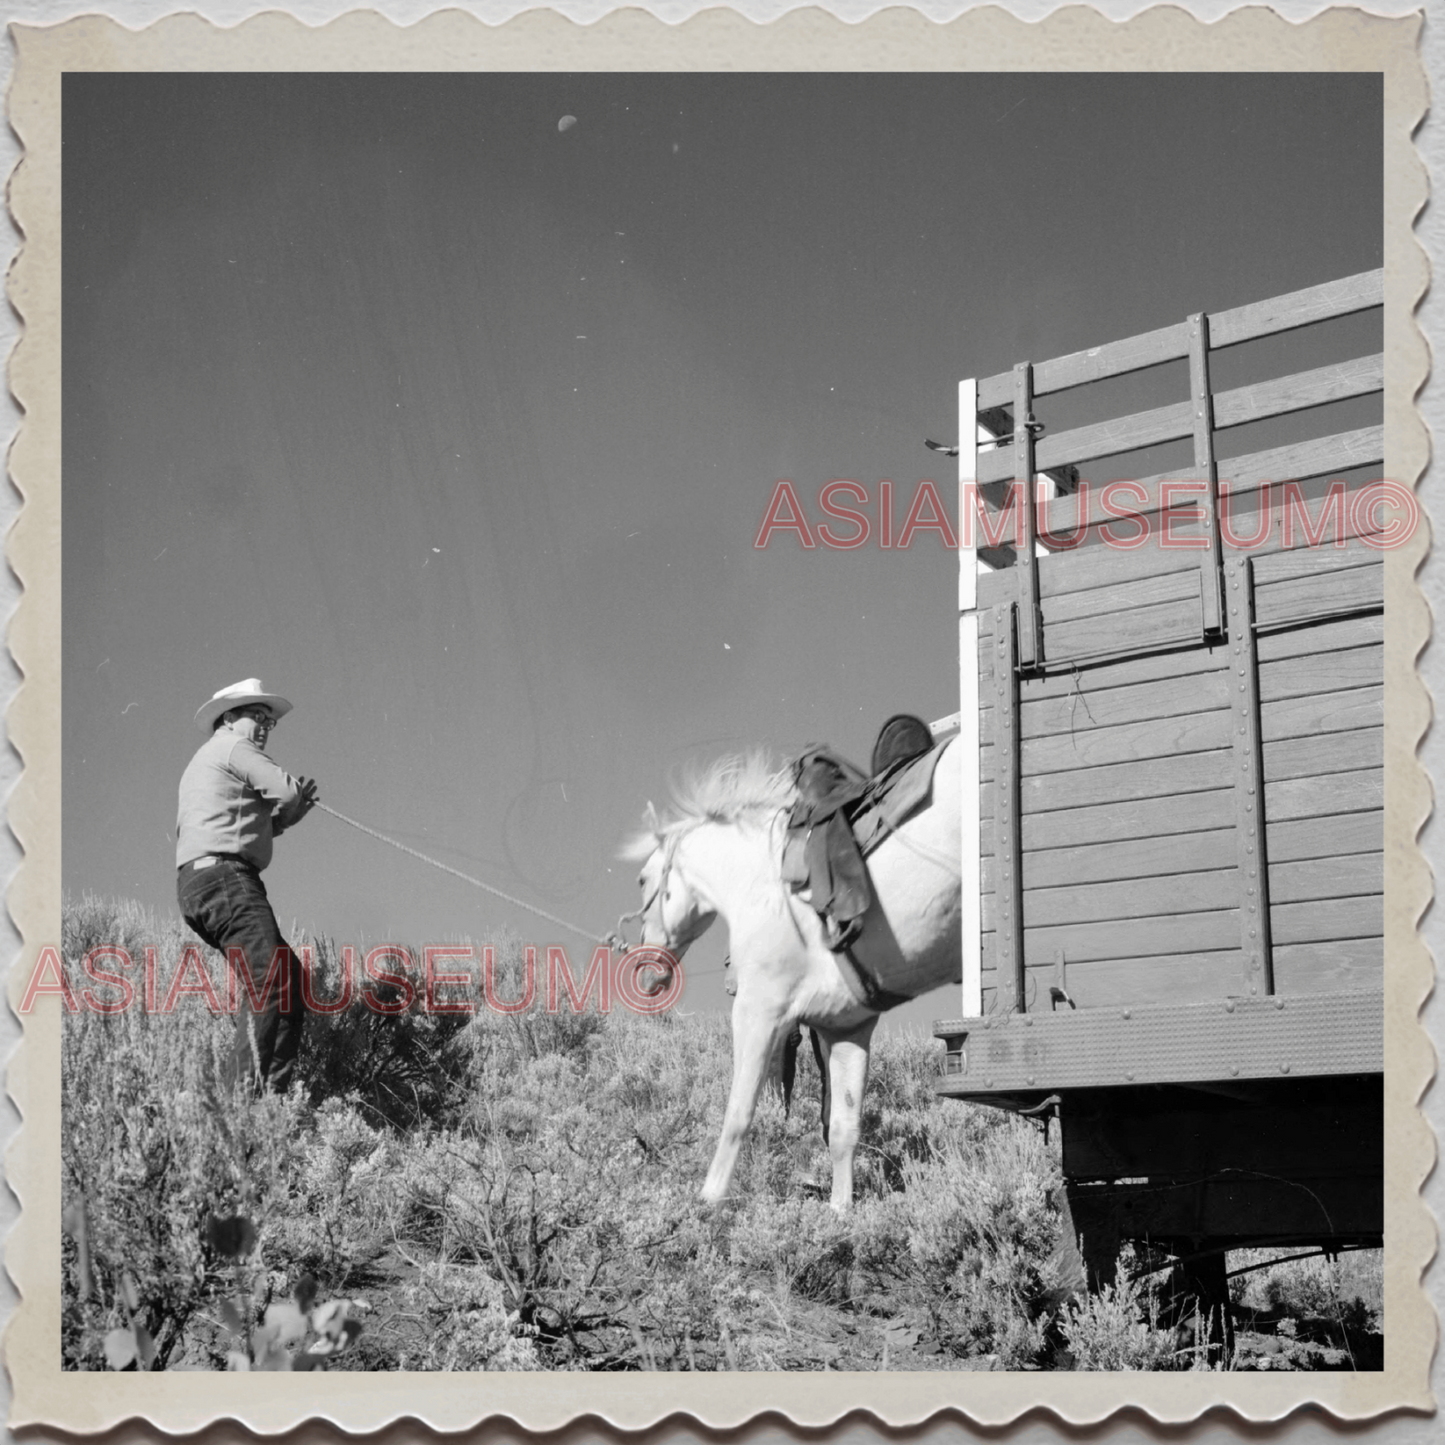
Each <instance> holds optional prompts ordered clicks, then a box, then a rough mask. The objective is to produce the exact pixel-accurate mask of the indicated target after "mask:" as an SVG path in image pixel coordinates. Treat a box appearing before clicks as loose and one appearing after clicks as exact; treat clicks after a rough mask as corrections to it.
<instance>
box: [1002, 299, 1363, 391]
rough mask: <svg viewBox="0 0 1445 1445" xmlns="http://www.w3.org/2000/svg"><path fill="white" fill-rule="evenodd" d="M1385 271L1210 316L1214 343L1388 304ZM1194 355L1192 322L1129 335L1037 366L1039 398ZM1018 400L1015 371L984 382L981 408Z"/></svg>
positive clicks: (1247, 338)
mask: <svg viewBox="0 0 1445 1445" xmlns="http://www.w3.org/2000/svg"><path fill="white" fill-rule="evenodd" d="M1384 299H1385V288H1384V272H1383V271H1365V272H1362V273H1361V274H1360V275H1358V276H1346V277H1344V278H1343V279H1342V280H1339V281H1327V282H1325V283H1324V285H1322V286H1310V287H1307V288H1306V289H1305V290H1303V291H1292V292H1290V293H1289V294H1288V295H1286V296H1275V297H1271V298H1270V299H1269V300H1267V301H1255V302H1252V303H1251V304H1250V305H1248V306H1236V307H1232V308H1231V309H1230V310H1227V311H1215V312H1212V313H1211V314H1210V316H1209V339H1210V344H1211V346H1212V347H1213V349H1214V350H1216V351H1217V350H1220V349H1221V348H1223V347H1226V346H1236V345H1238V344H1239V343H1240V342H1241V341H1252V340H1254V339H1255V338H1256V337H1260V336H1272V335H1275V334H1277V333H1279V332H1282V331H1291V330H1294V329H1295V328H1296V327H1300V326H1308V325H1310V324H1311V323H1313V322H1316V321H1329V320H1332V319H1333V318H1335V317H1337V316H1349V315H1351V314H1352V313H1354V312H1357V311H1366V310H1368V309H1370V308H1371V307H1373V306H1381V305H1383V304H1384ZM1188 354H1189V330H1188V323H1186V322H1176V323H1175V324H1174V325H1173V326H1164V327H1161V328H1160V329H1159V330H1157V331H1146V332H1143V333H1141V334H1140V335H1138V336H1128V337H1125V338H1123V339H1122V340H1120V341H1112V342H1109V343H1107V344H1106V345H1104V346H1091V347H1089V348H1088V349H1087V350H1086V351H1075V352H1071V353H1069V354H1068V355H1067V356H1059V357H1055V358H1054V359H1053V360H1051V361H1041V362H1039V363H1037V364H1036V365H1035V367H1034V395H1035V396H1047V395H1049V394H1050V393H1052V392H1057V391H1066V390H1068V389H1069V388H1070V387H1075V386H1082V385H1083V384H1084V383H1085V382H1090V381H1102V380H1103V379H1104V378H1105V377H1109V376H1124V375H1127V374H1128V373H1129V372H1131V371H1142V370H1143V369H1144V368H1145V367H1149V366H1158V365H1159V364H1160V363H1162V362H1166V361H1178V360H1181V359H1182V358H1183V357H1185V356H1187V355H1188ZM1012 396H1013V373H1012V372H1011V371H1004V372H1000V373H999V374H998V375H996V376H990V377H986V378H984V380H982V381H980V382H979V384H978V407H979V410H980V411H983V410H984V409H985V408H987V407H997V406H1004V405H1006V404H1007V403H1008V402H1009V401H1010V400H1011V399H1012Z"/></svg>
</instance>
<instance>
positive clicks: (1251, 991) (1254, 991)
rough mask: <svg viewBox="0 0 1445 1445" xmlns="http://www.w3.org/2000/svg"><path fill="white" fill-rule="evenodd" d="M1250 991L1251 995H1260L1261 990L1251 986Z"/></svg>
mask: <svg viewBox="0 0 1445 1445" xmlns="http://www.w3.org/2000/svg"><path fill="white" fill-rule="evenodd" d="M1249 991H1250V993H1258V992H1259V990H1258V989H1257V988H1256V987H1255V986H1254V984H1250V986H1249Z"/></svg>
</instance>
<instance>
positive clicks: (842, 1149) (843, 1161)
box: [828, 1018, 878, 1214]
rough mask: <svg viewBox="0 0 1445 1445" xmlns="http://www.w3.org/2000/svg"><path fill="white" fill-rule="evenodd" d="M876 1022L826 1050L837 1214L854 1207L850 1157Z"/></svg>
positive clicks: (856, 1135)
mask: <svg viewBox="0 0 1445 1445" xmlns="http://www.w3.org/2000/svg"><path fill="white" fill-rule="evenodd" d="M877 1023H878V1020H877V1018H871V1019H869V1020H868V1022H867V1023H865V1024H863V1025H862V1026H861V1027H860V1028H857V1029H854V1030H853V1031H852V1032H851V1033H849V1034H845V1035H844V1036H843V1037H841V1038H835V1039H833V1040H832V1042H831V1045H830V1047H829V1049H828V1083H829V1090H828V1092H829V1094H830V1096H831V1099H830V1104H831V1110H830V1115H831V1117H830V1119H829V1128H828V1153H829V1155H830V1156H831V1157H832V1160H833V1194H832V1198H831V1200H830V1203H831V1204H832V1206H833V1208H834V1209H835V1210H837V1212H838V1213H839V1214H843V1213H845V1212H846V1211H847V1210H849V1209H851V1208H852V1206H853V1155H854V1153H855V1152H856V1150H857V1148H858V1133H859V1124H860V1121H861V1119H862V1117H863V1089H864V1086H865V1085H866V1084H867V1082H868V1048H869V1045H870V1044H871V1042H872V1039H873V1029H874V1027H875V1026H876V1025H877Z"/></svg>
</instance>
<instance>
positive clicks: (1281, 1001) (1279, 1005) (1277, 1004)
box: [1274, 998, 1284, 1008]
mask: <svg viewBox="0 0 1445 1445" xmlns="http://www.w3.org/2000/svg"><path fill="white" fill-rule="evenodd" d="M1274 1006H1275V1008H1283V1007H1284V999H1282V998H1276V999H1275V1001H1274Z"/></svg>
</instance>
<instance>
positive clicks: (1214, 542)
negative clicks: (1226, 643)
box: [1160, 311, 1224, 636]
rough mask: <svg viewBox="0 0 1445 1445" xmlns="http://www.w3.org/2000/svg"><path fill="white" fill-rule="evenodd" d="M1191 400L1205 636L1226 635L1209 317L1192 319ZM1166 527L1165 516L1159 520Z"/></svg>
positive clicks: (1190, 325) (1199, 314) (1190, 348)
mask: <svg viewBox="0 0 1445 1445" xmlns="http://www.w3.org/2000/svg"><path fill="white" fill-rule="evenodd" d="M1189 399H1190V403H1191V405H1192V407H1193V411H1194V468H1195V470H1196V471H1197V472H1198V474H1199V479H1200V480H1201V481H1202V482H1203V483H1204V488H1205V491H1204V498H1203V501H1202V502H1201V508H1202V511H1203V516H1202V518H1201V525H1202V527H1203V530H1204V535H1205V537H1206V538H1207V539H1208V542H1209V547H1208V550H1207V551H1206V552H1205V553H1204V555H1203V557H1201V559H1200V563H1199V567H1200V574H1199V596H1200V601H1201V603H1202V605H1203V609H1204V632H1205V635H1206V636H1211V635H1212V636H1218V634H1219V633H1221V632H1223V631H1224V602H1223V597H1222V581H1221V576H1220V573H1221V570H1222V569H1221V561H1222V558H1221V555H1220V547H1219V466H1218V463H1217V461H1216V459H1215V456H1214V398H1213V396H1212V395H1211V393H1210V390H1209V317H1208V316H1206V315H1205V314H1204V312H1202V311H1200V312H1197V313H1196V314H1195V315H1193V316H1191V317H1190V318H1189ZM1160 526H1161V527H1162V526H1163V516H1162V514H1161V516H1160Z"/></svg>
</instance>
